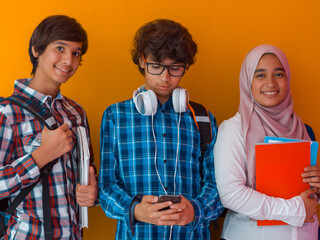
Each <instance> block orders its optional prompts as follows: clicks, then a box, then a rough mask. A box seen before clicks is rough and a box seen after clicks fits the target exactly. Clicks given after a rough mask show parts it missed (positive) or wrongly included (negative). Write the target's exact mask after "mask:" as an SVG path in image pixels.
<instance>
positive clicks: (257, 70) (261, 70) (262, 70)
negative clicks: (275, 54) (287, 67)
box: [254, 68, 284, 74]
mask: <svg viewBox="0 0 320 240" xmlns="http://www.w3.org/2000/svg"><path fill="white" fill-rule="evenodd" d="M265 71H267V69H265V68H259V69H256V70H255V71H254V73H255V74H256V73H257V72H265ZM275 71H284V68H276V69H275Z"/></svg>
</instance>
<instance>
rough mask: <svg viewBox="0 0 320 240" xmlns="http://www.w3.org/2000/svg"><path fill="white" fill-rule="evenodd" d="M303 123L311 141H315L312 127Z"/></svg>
mask: <svg viewBox="0 0 320 240" xmlns="http://www.w3.org/2000/svg"><path fill="white" fill-rule="evenodd" d="M304 125H305V126H306V129H307V132H308V134H309V137H310V139H311V141H316V136H315V134H314V132H313V130H312V128H311V127H310V126H309V125H308V124H304Z"/></svg>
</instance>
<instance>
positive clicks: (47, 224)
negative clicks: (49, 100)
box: [2, 95, 58, 240]
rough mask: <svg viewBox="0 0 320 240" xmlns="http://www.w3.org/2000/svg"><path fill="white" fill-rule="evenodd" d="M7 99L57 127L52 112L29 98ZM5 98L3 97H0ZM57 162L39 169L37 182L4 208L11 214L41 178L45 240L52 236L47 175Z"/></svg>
mask: <svg viewBox="0 0 320 240" xmlns="http://www.w3.org/2000/svg"><path fill="white" fill-rule="evenodd" d="M6 99H7V100H9V101H11V102H13V103H15V104H17V105H18V106H20V107H22V108H24V109H26V110H27V111H29V112H30V113H31V114H32V115H33V116H34V117H35V118H37V119H38V120H39V121H40V122H41V124H43V125H44V126H46V127H47V128H48V129H50V130H54V129H56V128H57V127H58V125H57V123H56V121H55V119H54V118H53V116H52V114H51V113H50V112H49V111H48V110H47V109H45V108H44V107H42V106H41V105H40V104H38V103H36V102H35V101H33V100H31V99H30V98H27V97H24V96H21V95H12V96H10V97H8V98H6ZM2 100H5V99H2ZM56 162H57V159H56V160H54V161H51V162H49V163H48V164H47V165H45V166H44V167H43V168H42V169H41V171H40V177H39V179H38V180H37V182H35V183H33V184H32V185H30V186H29V187H27V188H24V189H22V190H21V191H20V193H19V194H18V196H17V197H15V199H14V200H13V201H12V203H11V204H10V206H9V207H8V208H7V209H6V211H5V212H6V213H8V214H10V215H12V214H13V213H14V211H15V210H16V209H17V207H18V206H19V204H20V203H21V202H22V201H23V200H24V199H25V198H26V196H27V195H28V194H29V193H30V192H31V190H32V189H33V188H34V187H35V186H36V185H37V184H38V182H39V181H40V179H42V204H43V219H44V235H45V239H46V240H51V239H52V236H53V232H52V226H51V211H50V196H49V183H48V176H49V174H50V172H51V170H52V168H53V166H54V164H55V163H56Z"/></svg>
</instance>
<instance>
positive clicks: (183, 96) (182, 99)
mask: <svg viewBox="0 0 320 240" xmlns="http://www.w3.org/2000/svg"><path fill="white" fill-rule="evenodd" d="M188 103H189V92H188V90H186V89H184V88H176V89H174V90H173V92H172V104H173V108H174V111H175V112H177V113H180V112H186V111H187V105H188Z"/></svg>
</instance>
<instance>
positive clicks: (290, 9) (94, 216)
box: [0, 0, 320, 239]
mask: <svg viewBox="0 0 320 240" xmlns="http://www.w3.org/2000/svg"><path fill="white" fill-rule="evenodd" d="M319 7H320V3H319V1H318V0H282V1H279V0H266V1H260V0H248V1H246V0H242V1H241V0H199V1H194V0H192V1H191V0H176V1H172V0H162V1H151V0H136V1H133V0H117V1H111V0H89V1H88V0H77V1H76V0H73V1H71V0H70V1H68V0H54V1H46V0H25V1H23V0H16V1H7V0H2V1H1V7H0V13H1V14H0V26H1V28H0V31H1V37H0V47H1V54H0V68H1V85H0V86H1V87H0V96H8V95H9V94H11V92H12V89H13V83H14V80H15V79H18V78H24V77H29V76H30V72H31V63H30V61H29V56H28V51H27V50H28V43H29V39H30V36H31V34H32V31H33V30H34V28H35V27H36V25H37V24H38V23H39V22H40V21H41V20H42V19H43V18H44V17H46V16H48V15H53V14H65V15H69V16H71V17H74V18H76V19H78V21H79V22H80V23H81V24H82V26H83V27H84V28H85V29H86V30H87V33H88V37H89V49H88V52H87V54H86V55H84V56H83V65H82V66H80V67H79V69H78V72H77V73H76V74H75V76H74V77H72V78H71V79H70V80H69V82H68V83H67V84H65V86H63V87H62V90H63V93H64V95H66V96H69V97H71V98H73V99H74V100H76V101H77V102H79V103H81V104H82V106H83V107H84V108H85V109H86V111H87V114H88V117H89V123H90V126H91V136H92V143H93V146H94V153H95V161H96V164H97V166H99V127H100V120H101V116H102V113H103V111H104V109H105V108H106V107H107V106H109V105H110V104H112V103H115V102H118V101H121V100H125V99H129V98H130V97H131V96H132V92H133V90H134V89H136V88H137V87H139V86H140V85H142V84H143V77H142V75H141V74H140V73H139V72H138V70H137V67H136V66H135V65H134V64H133V63H132V61H131V57H130V52H129V50H130V48H131V41H132V38H133V35H134V33H135V32H136V30H137V29H138V28H139V27H140V26H141V25H142V24H144V23H145V22H147V21H151V20H153V19H155V18H169V19H173V20H175V21H178V22H180V23H182V24H183V25H184V26H186V27H187V28H188V29H189V31H190V32H191V34H192V35H193V37H194V39H195V40H196V42H197V43H198V46H199V52H198V55H197V61H196V64H195V65H194V66H191V67H190V69H189V71H188V72H187V74H186V75H185V77H184V78H183V80H182V83H181V86H182V87H184V88H187V89H188V90H189V92H190V98H191V99H192V100H194V101H198V102H201V103H202V104H204V105H205V106H206V107H207V108H208V109H209V110H210V111H211V112H212V113H213V114H214V115H215V116H216V118H217V121H218V123H221V121H223V120H224V119H227V118H229V117H231V116H233V115H234V113H235V112H236V111H237V109H238V103H239V90H238V76H239V71H240V66H241V62H242V60H243V59H244V57H245V55H246V54H247V52H248V51H249V50H250V49H251V48H253V47H254V46H256V45H259V44H263V43H267V44H273V45H276V46H278V47H279V48H281V49H282V50H283V51H284V52H285V53H286V55H287V57H288V59H289V63H290V66H291V69H292V71H291V73H292V74H291V76H292V81H291V89H292V94H293V99H294V103H295V105H294V106H295V111H296V112H297V113H298V114H299V116H300V117H301V118H302V120H303V121H304V122H306V123H308V124H309V125H311V126H312V127H313V129H314V131H315V134H316V135H317V136H318V137H319V136H320V126H319V124H318V122H319V117H320V111H319V110H320V104H319V100H320V94H319V92H318V91H319V86H320V79H319V69H320V67H319V65H320V62H319V61H318V56H319V53H320V46H319V43H320V24H319V23H320V8H319ZM89 214H90V215H89V217H90V222H89V229H88V230H85V235H84V236H85V239H113V238H114V234H115V228H116V221H115V220H112V219H109V218H107V217H106V216H105V215H104V213H103V211H102V210H101V208H100V207H95V208H91V209H90V211H89Z"/></svg>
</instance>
